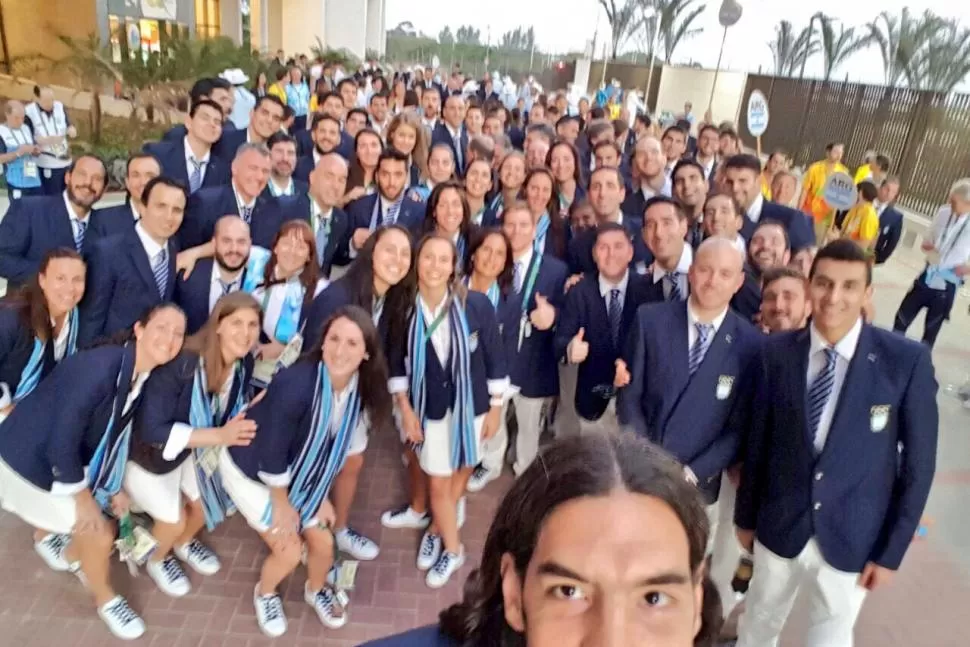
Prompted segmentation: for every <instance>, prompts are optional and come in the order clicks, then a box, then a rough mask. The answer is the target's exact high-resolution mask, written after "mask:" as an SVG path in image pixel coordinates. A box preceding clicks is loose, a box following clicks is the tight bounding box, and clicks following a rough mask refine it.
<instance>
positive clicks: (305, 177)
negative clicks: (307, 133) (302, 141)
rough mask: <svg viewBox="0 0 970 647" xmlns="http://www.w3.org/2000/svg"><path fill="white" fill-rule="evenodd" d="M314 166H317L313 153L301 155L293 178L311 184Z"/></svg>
mask: <svg viewBox="0 0 970 647" xmlns="http://www.w3.org/2000/svg"><path fill="white" fill-rule="evenodd" d="M310 150H311V151H312V150H313V149H312V148H311V149H310ZM314 168H316V162H314V161H313V153H312V152H311V153H307V154H306V155H301V156H300V157H299V158H298V159H297V160H296V168H294V169H293V179H294V180H296V181H299V182H304V183H305V184H307V185H309V184H310V173H313V169H314Z"/></svg>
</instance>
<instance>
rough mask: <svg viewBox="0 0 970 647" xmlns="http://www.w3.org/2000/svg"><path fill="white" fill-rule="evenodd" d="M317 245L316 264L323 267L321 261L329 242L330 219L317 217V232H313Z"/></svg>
mask: <svg viewBox="0 0 970 647" xmlns="http://www.w3.org/2000/svg"><path fill="white" fill-rule="evenodd" d="M314 237H315V238H316V243H317V263H318V264H320V265H323V259H324V257H325V256H326V252H327V242H328V241H329V240H330V218H329V217H327V218H324V217H323V216H318V217H317V231H316V232H315V236H314Z"/></svg>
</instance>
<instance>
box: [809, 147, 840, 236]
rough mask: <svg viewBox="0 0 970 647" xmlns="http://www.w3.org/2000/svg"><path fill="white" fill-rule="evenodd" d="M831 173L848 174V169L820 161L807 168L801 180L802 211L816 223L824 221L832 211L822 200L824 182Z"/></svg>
mask: <svg viewBox="0 0 970 647" xmlns="http://www.w3.org/2000/svg"><path fill="white" fill-rule="evenodd" d="M832 173H846V174H848V173H849V169H848V168H846V166H845V165H844V164H842V163H839V164H836V165H835V166H830V165H829V163H828V161H826V160H821V161H819V162H815V163H814V164H812V165H811V166H809V167H808V170H807V171H806V172H805V177H804V178H803V179H802V186H803V188H804V191H805V201H804V202H802V207H801V208H802V211H804V212H805V213H807V214H811V216H812V218H814V219H815V221H816V222H820V221H822V220H825V219H826V218H828V217H829V216H830V215H831V214H832V209H831V208H829V205H828V203H826V202H825V200H823V199H822V190H823V189H824V188H825V181H826V180H827V179H828V178H829V175H831V174H832Z"/></svg>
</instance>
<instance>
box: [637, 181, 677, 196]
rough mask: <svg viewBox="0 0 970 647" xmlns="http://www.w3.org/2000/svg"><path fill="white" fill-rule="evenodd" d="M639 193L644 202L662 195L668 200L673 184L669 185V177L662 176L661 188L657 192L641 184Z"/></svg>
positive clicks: (647, 185) (645, 184)
mask: <svg viewBox="0 0 970 647" xmlns="http://www.w3.org/2000/svg"><path fill="white" fill-rule="evenodd" d="M640 193H642V194H643V199H644V201H646V200H649V199H650V198H653V197H656V196H658V195H662V196H665V197H667V198H669V197H671V195H672V194H673V184H671V182H670V177H668V176H664V184H663V186H662V187H660V190H659V191H655V190H654V188H653V187H652V186H650V185H649V184H647V183H646V182H641V183H640Z"/></svg>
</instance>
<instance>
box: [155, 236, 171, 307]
mask: <svg viewBox="0 0 970 647" xmlns="http://www.w3.org/2000/svg"><path fill="white" fill-rule="evenodd" d="M152 274H154V275H155V285H157V286H158V296H160V297H161V298H162V299H164V298H165V288H166V287H168V250H167V249H165V248H164V247H163V248H162V251H160V252H158V254H156V255H155V260H154V262H152Z"/></svg>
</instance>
